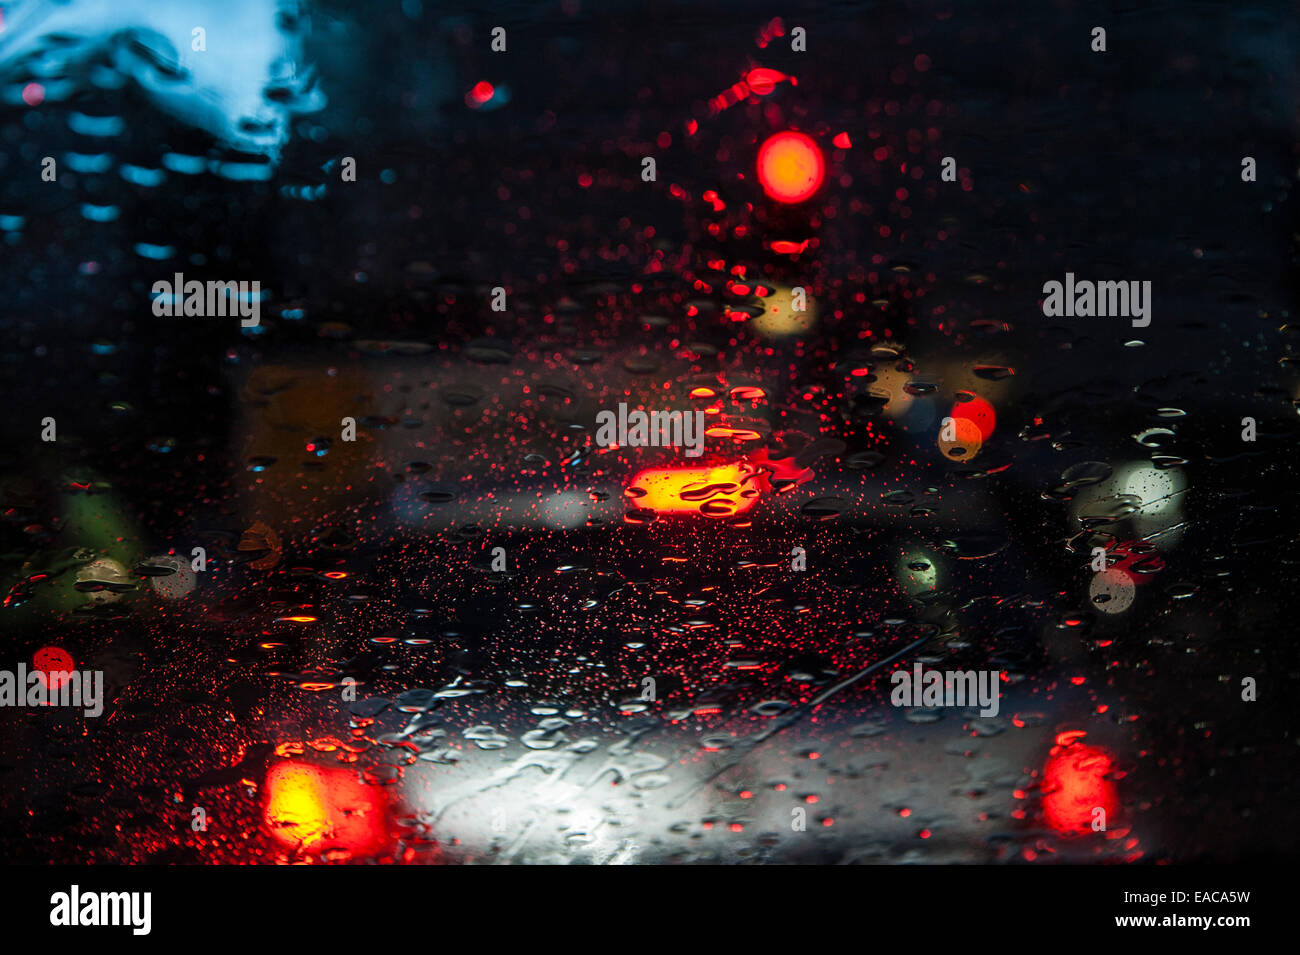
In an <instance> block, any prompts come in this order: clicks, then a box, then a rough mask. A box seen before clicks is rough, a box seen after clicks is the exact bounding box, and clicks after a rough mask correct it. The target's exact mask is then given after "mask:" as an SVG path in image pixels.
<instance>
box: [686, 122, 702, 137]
mask: <svg viewBox="0 0 1300 955" xmlns="http://www.w3.org/2000/svg"><path fill="white" fill-rule="evenodd" d="M699 131H700V124H699V123H698V122H696V121H695V120H693V119H688V120H687V121H686V135H687V136H694V135H695V134H696V133H698V132H699Z"/></svg>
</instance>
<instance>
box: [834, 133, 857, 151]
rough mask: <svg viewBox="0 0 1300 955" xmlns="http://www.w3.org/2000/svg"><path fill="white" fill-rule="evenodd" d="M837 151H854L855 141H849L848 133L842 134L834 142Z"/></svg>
mask: <svg viewBox="0 0 1300 955" xmlns="http://www.w3.org/2000/svg"><path fill="white" fill-rule="evenodd" d="M831 142H833V143H834V144H835V148H836V149H852V148H853V140H851V139H849V134H848V133H840V134H838V135H837V136H836V137H835V138H834V139H833V140H831Z"/></svg>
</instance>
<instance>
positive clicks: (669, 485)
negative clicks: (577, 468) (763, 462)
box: [626, 464, 761, 517]
mask: <svg viewBox="0 0 1300 955" xmlns="http://www.w3.org/2000/svg"><path fill="white" fill-rule="evenodd" d="M760 477H761V475H760V473H759V472H758V471H756V470H755V469H753V468H750V467H747V466H745V465H742V464H722V465H719V466H718V467H713V468H650V469H648V470H645V471H642V472H640V473H639V474H637V475H636V477H634V478H633V479H632V482H631V484H629V485H628V489H627V492H626V493H627V496H628V498H629V500H630V501H631V503H633V504H634V505H635V506H637V507H643V508H647V509H649V510H652V511H656V512H658V513H660V514H685V513H696V514H698V513H703V514H707V515H710V516H714V517H729V516H730V515H732V514H739V513H741V512H742V511H747V510H749V509H750V508H751V507H753V506H754V502H755V501H756V500H758V495H759V492H760V489H761V487H760V480H759V479H760Z"/></svg>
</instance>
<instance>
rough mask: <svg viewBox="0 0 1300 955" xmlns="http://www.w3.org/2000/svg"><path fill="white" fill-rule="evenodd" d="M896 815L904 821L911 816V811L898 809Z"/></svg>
mask: <svg viewBox="0 0 1300 955" xmlns="http://www.w3.org/2000/svg"><path fill="white" fill-rule="evenodd" d="M898 814H899V815H900V816H902V817H903V818H904V819H906V818H907V817H908V816H910V815H911V814H912V810H910V809H906V808H904V809H900V810H898Z"/></svg>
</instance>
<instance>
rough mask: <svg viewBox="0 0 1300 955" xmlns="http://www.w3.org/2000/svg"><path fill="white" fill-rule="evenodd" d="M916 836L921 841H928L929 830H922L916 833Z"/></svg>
mask: <svg viewBox="0 0 1300 955" xmlns="http://www.w3.org/2000/svg"><path fill="white" fill-rule="evenodd" d="M917 835H919V836H920V837H921V838H922V839H929V838H930V830H929V829H922V830H921V831H920V832H918V833H917Z"/></svg>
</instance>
